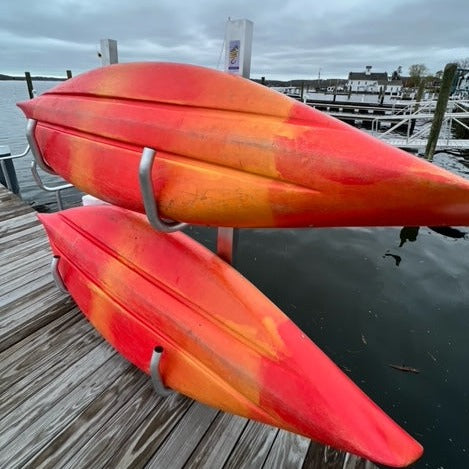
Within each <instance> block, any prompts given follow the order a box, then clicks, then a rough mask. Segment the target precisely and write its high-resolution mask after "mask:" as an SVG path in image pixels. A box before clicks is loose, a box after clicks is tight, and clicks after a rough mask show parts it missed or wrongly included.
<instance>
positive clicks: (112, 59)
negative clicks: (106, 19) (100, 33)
mask: <svg viewBox="0 0 469 469" xmlns="http://www.w3.org/2000/svg"><path fill="white" fill-rule="evenodd" d="M100 44H101V63H102V65H103V67H104V66H105V65H111V64H116V63H117V62H118V61H119V60H118V58H117V41H116V40H114V39H101V41H100Z"/></svg>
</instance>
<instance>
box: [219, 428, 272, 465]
mask: <svg viewBox="0 0 469 469" xmlns="http://www.w3.org/2000/svg"><path fill="white" fill-rule="evenodd" d="M279 431H280V430H278V429H277V428H274V427H270V426H268V425H263V424H260V423H257V422H253V421H249V422H248V424H247V425H246V427H245V428H244V430H243V433H242V434H241V437H240V438H239V440H238V442H237V443H236V446H235V447H234V449H233V451H232V452H231V454H230V457H229V459H228V460H227V461H226V463H225V465H224V466H223V467H224V468H225V469H239V468H240V467H242V468H246V469H247V468H252V469H255V468H259V467H263V465H264V462H265V460H266V459H267V457H268V455H269V451H270V448H271V447H272V443H273V442H274V439H275V438H276V436H277V433H278V432H279Z"/></svg>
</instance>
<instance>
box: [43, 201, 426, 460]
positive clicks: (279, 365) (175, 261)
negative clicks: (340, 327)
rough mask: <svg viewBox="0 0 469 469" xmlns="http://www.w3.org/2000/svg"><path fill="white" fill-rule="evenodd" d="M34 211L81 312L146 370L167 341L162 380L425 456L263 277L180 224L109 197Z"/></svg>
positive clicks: (399, 456) (326, 435) (322, 433)
mask: <svg viewBox="0 0 469 469" xmlns="http://www.w3.org/2000/svg"><path fill="white" fill-rule="evenodd" d="M39 217H40V219H41V221H42V223H43V224H44V226H45V228H46V231H47V233H48V236H49V239H50V242H51V246H52V250H53V252H54V255H55V256H57V257H59V262H58V270H59V274H60V276H61V278H62V280H63V282H64V284H65V286H66V288H67V290H68V291H69V292H70V294H71V296H72V297H73V298H74V299H75V301H76V302H77V304H78V306H79V307H80V309H81V310H82V311H83V313H84V314H85V315H86V317H87V318H88V319H89V320H90V322H91V323H92V324H93V325H94V326H95V327H96V329H97V330H98V331H99V332H100V333H101V334H102V335H103V337H104V338H105V339H106V340H107V341H108V342H109V343H110V344H112V345H113V346H114V347H115V348H116V349H117V350H118V351H119V352H120V353H121V354H122V355H123V356H124V357H125V358H127V359H128V360H129V361H131V362H132V363H133V364H135V365H136V366H138V367H139V368H140V369H142V370H143V371H144V372H146V373H150V361H151V356H152V352H153V350H154V348H155V347H157V346H158V347H162V348H163V355H162V358H161V362H160V368H159V369H160V373H161V376H162V380H163V382H164V384H165V385H166V386H168V387H170V388H172V389H174V390H176V391H178V392H180V393H183V394H185V395H187V396H189V397H191V398H194V399H197V400H198V401H200V402H203V403H205V404H207V405H210V406H213V407H216V408H218V409H221V410H224V411H227V412H231V413H234V414H237V415H242V416H245V417H247V418H252V419H255V420H258V421H261V422H264V423H267V424H270V425H274V426H277V427H280V428H284V429H287V430H289V431H293V432H296V433H299V434H302V435H305V436H308V437H309V438H312V439H314V440H316V441H319V442H321V443H324V444H329V445H332V446H335V447H337V448H340V449H343V450H346V451H349V452H353V453H356V454H359V455H361V456H364V457H366V458H368V459H371V460H374V461H377V462H381V463H383V464H387V465H392V466H404V465H407V464H410V463H411V462H412V461H414V460H415V459H416V458H418V457H419V456H420V454H421V452H422V448H421V446H420V445H419V444H418V443H417V442H416V441H415V440H413V439H412V437H410V436H409V435H408V434H407V433H406V432H405V431H404V430H403V429H401V428H400V427H399V426H398V425H397V424H396V423H395V422H394V421H392V420H391V418H390V417H388V416H387V415H386V414H385V413H384V412H383V411H382V410H381V409H379V407H378V406H377V405H376V404H374V403H373V402H372V401H371V400H370V399H369V398H368V397H367V396H366V395H365V394H364V393H363V392H362V391H361V390H360V389H359V388H358V387H357V386H356V385H355V384H353V382H352V381H350V379H349V378H348V377H347V376H346V375H345V374H344V373H343V372H342V371H341V370H340V369H339V368H338V367H337V366H335V365H334V364H333V363H332V362H331V360H329V359H328V358H327V357H326V356H325V355H324V353H323V352H321V350H319V348H318V347H317V346H315V345H314V343H313V342H311V340H310V339H308V338H307V337H306V336H305V335H304V334H303V333H302V332H301V330H299V329H298V328H297V327H296V326H295V325H294V324H293V323H292V322H291V321H290V320H289V319H288V318H287V317H286V316H285V315H284V314H283V313H282V312H281V311H280V310H279V309H278V308H277V307H276V306H275V305H273V304H272V303H271V302H270V301H269V300H268V299H267V298H266V297H265V296H264V295H263V294H262V293H261V292H260V291H259V290H258V289H257V288H255V287H254V286H253V285H252V284H250V283H249V282H248V281H247V280H246V279H245V278H244V277H243V276H241V275H240V274H239V273H238V272H237V271H236V270H234V269H233V268H232V267H231V266H229V265H228V264H226V263H225V262H223V261H222V260H221V259H219V258H218V257H217V256H216V255H215V254H213V253H212V252H210V251H208V250H207V249H206V248H204V247H203V246H201V245H200V244H198V243H196V242H195V241H193V240H192V239H190V238H189V237H187V236H186V235H184V234H183V233H174V234H170V235H165V234H161V233H156V232H154V231H153V230H152V229H151V227H150V226H149V225H148V223H147V222H146V220H145V218H144V217H143V216H142V215H139V214H135V213H133V212H129V211H127V210H124V209H121V208H118V207H112V206H100V207H81V208H77V209H70V210H67V211H64V212H59V213H56V214H49V215H39Z"/></svg>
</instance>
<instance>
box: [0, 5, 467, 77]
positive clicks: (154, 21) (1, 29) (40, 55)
mask: <svg viewBox="0 0 469 469" xmlns="http://www.w3.org/2000/svg"><path fill="white" fill-rule="evenodd" d="M228 16H231V17H232V18H248V19H250V20H252V21H253V22H254V43H253V56H252V73H251V74H252V76H254V77H259V76H261V75H266V76H267V77H270V78H295V77H302V78H310V77H313V76H317V73H318V70H319V69H320V68H321V75H322V76H327V77H331V76H342V77H343V76H346V75H347V74H348V72H349V71H351V70H361V69H363V67H364V66H365V65H368V64H369V65H373V67H374V69H376V70H379V71H388V72H391V71H392V70H393V69H395V68H396V67H397V66H398V65H402V66H403V68H404V71H406V70H407V69H408V67H409V66H410V65H411V64H413V63H425V64H426V65H427V66H428V67H429V68H430V70H431V71H433V72H435V71H437V70H440V69H442V68H443V67H444V65H445V63H447V62H449V61H452V60H454V59H460V58H464V57H468V56H469V45H468V37H469V34H468V33H469V26H468V23H467V19H468V18H469V2H468V1H467V0H447V1H446V2H441V0H438V1H437V0H407V1H406V0H387V1H386V2H379V1H376V0H373V1H372V0H349V1H339V0H328V1H324V2H321V3H318V2H311V1H308V0H295V1H288V0H283V1H280V0H266V1H263V2H254V1H253V0H240V1H238V2H231V3H230V2H226V1H216V0H205V1H203V0H201V1H199V2H187V1H186V0H184V1H182V0H159V1H154V0H136V1H135V2H129V1H127V0H126V1H123V0H112V1H111V0H92V1H91V0H48V1H47V2H36V1H32V0H22V1H16V2H14V1H12V0H4V2H2V4H1V5H0V45H1V48H0V73H22V72H23V71H24V70H30V71H31V72H33V73H38V74H39V73H48V74H63V73H64V70H65V69H67V68H70V69H72V70H73V71H74V73H79V72H82V71H85V70H88V69H90V68H95V67H97V66H99V65H100V62H99V59H98V57H97V54H96V51H97V49H98V44H99V39H100V38H105V37H110V38H114V39H117V40H118V42H119V57H120V60H121V61H122V62H124V61H135V60H164V61H175V62H190V63H196V64H200V65H205V66H208V67H216V66H217V65H218V63H219V57H220V51H221V48H222V46H223V36H224V29H225V21H226V19H227V17H228Z"/></svg>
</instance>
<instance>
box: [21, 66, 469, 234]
mask: <svg viewBox="0 0 469 469" xmlns="http://www.w3.org/2000/svg"><path fill="white" fill-rule="evenodd" d="M19 106H20V107H21V109H22V110H23V111H24V113H25V114H26V116H27V117H28V118H31V119H35V120H36V121H37V122H38V124H37V127H36V132H35V137H36V140H37V142H38V145H39V148H40V150H41V152H42V154H43V157H44V160H45V161H46V163H47V164H48V165H49V166H50V167H51V168H52V169H53V170H54V171H55V172H57V173H58V174H59V175H61V176H62V177H63V178H65V179H66V180H68V181H70V182H72V183H73V184H74V185H75V186H77V187H78V188H79V189H81V190H83V191H85V192H87V193H90V194H92V195H94V196H96V197H98V198H100V199H102V200H106V201H108V202H110V203H113V204H116V205H120V206H122V207H125V208H128V209H131V210H137V211H143V210H144V207H143V202H142V197H141V193H140V188H139V182H138V168H139V162H140V156H141V153H142V150H143V148H144V147H148V148H152V149H154V150H155V151H156V152H157V153H156V155H157V156H156V160H155V164H154V166H153V169H152V181H153V187H154V192H155V194H156V199H157V203H158V208H159V212H160V214H161V215H162V216H164V217H166V218H170V219H174V220H178V221H184V222H188V223H194V224H204V225H213V226H234V227H306V226H317V227H334V226H399V225H410V226H416V225H429V226H442V225H467V224H469V183H468V182H467V181H466V180H464V179H462V178H460V177H458V176H455V175H452V174H451V173H449V172H447V171H444V170H442V169H440V168H437V167H436V166H434V165H431V164H430V163H428V162H425V161H423V160H421V159H419V158H417V157H414V156H411V155H409V154H407V153H405V152H403V151H401V150H399V149H396V148H393V147H391V146H390V145H387V144H385V143H384V142H382V141H379V140H377V139H375V138H373V137H371V136H369V135H367V134H365V133H363V132H361V131H359V130H357V129H354V128H353V127H351V126H349V125H347V124H344V123H342V122H340V121H338V120H337V119H334V118H332V117H329V116H327V115H324V114H322V113H320V112H319V111H316V110H315V109H312V108H310V107H309V106H306V105H304V104H302V103H299V102H297V101H295V100H292V99H290V98H288V97H286V96H283V95H281V94H279V93H277V92H275V91H272V90H269V89H268V88H266V87H264V86H261V85H257V84H255V83H253V82H251V81H249V80H245V79H243V78H240V77H236V76H231V75H228V74H225V73H221V72H217V71H214V70H209V69H204V68H202V67H195V66H189V65H182V64H164V63H163V64H160V63H144V64H138V63H137V64H117V65H113V66H110V67H104V68H102V69H97V70H93V71H91V72H88V73H86V74H84V75H81V76H78V77H75V78H73V79H71V80H68V81H67V82H65V83H63V84H61V85H59V86H58V87H56V88H54V89H53V90H51V91H49V92H47V93H45V94H43V95H41V96H40V97H38V98H35V99H33V100H31V101H28V102H24V103H20V104H19Z"/></svg>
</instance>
